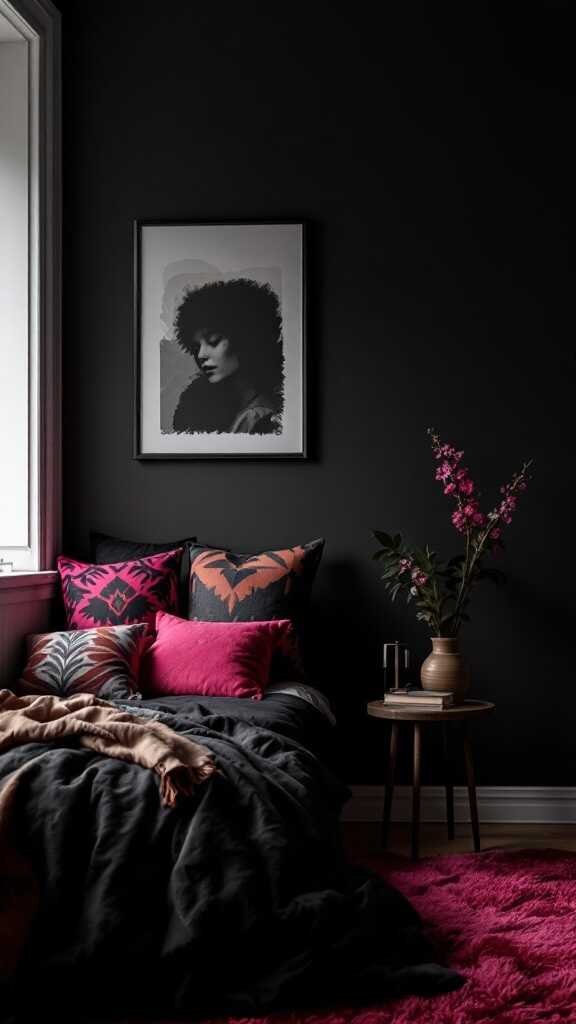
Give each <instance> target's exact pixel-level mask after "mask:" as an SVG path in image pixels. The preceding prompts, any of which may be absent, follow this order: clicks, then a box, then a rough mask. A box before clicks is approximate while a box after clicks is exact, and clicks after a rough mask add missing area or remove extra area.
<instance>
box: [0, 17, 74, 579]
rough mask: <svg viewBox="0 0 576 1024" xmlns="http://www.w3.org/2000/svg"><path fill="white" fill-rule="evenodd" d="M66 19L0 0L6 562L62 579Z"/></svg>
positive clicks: (1, 431) (1, 515)
mask: <svg viewBox="0 0 576 1024" xmlns="http://www.w3.org/2000/svg"><path fill="white" fill-rule="evenodd" d="M59 74H60V72H59V15H58V12H57V11H56V10H55V8H53V7H52V5H51V4H50V3H49V0H10V2H8V0H0V558H1V559H2V560H3V565H4V568H6V566H7V565H8V566H9V565H10V564H12V566H13V569H14V571H19V570H20V571H30V570H38V569H51V568H53V559H54V555H55V553H56V548H57V546H58V543H59V536H58V534H59V523H60V428H59V424H60V386H59V371H60V367H59V351H60V296H59V292H60V229H59V218H60V153H59Z"/></svg>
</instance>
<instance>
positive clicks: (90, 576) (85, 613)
mask: <svg viewBox="0 0 576 1024" xmlns="http://www.w3.org/2000/svg"><path fill="white" fill-rule="evenodd" d="M181 557H182V548H175V549H174V551H165V552H162V553H161V554H157V555H148V556H147V557H145V558H135V559H131V560H130V561H127V562H110V563H108V564H107V565H89V564H87V563H86V562H77V561H75V560H74V559H73V558H65V557H64V556H62V555H61V556H60V558H59V559H58V562H57V566H58V572H59V573H60V582H61V584H62V597H63V599H64V608H65V611H66V620H67V625H68V629H93V628H94V627H95V626H126V625H128V624H129V623H132V622H146V623H148V626H149V628H150V630H153V628H154V617H155V615H156V612H157V611H160V610H166V611H168V612H178V610H179V609H178V571H179V568H180V559H181Z"/></svg>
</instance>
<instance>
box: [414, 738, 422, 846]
mask: <svg viewBox="0 0 576 1024" xmlns="http://www.w3.org/2000/svg"><path fill="white" fill-rule="evenodd" d="M421 753H422V733H421V729H420V723H419V722H414V773H413V776H412V860H418V852H419V840H420V761H421Z"/></svg>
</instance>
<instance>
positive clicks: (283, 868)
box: [0, 694, 461, 1020]
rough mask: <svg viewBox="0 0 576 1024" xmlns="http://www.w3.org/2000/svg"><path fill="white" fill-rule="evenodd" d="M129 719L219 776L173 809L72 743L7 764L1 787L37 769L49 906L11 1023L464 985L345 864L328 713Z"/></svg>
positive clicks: (245, 709)
mask: <svg viewBox="0 0 576 1024" xmlns="http://www.w3.org/2000/svg"><path fill="white" fill-rule="evenodd" d="M121 706H122V707H123V708H124V709H126V708H128V707H130V705H129V704H125V703H122V704H121ZM131 709H132V710H133V712H134V713H135V714H138V715H143V716H144V717H146V716H149V715H152V714H158V715H159V717H160V720H161V721H163V722H165V723H166V724H167V725H170V726H171V727H172V728H174V729H176V730H177V731H179V732H182V733H184V734H186V735H188V736H190V737H191V738H193V739H195V740H197V741H198V742H200V743H202V744H203V745H204V746H206V747H208V748H209V749H210V750H211V751H212V752H213V754H214V756H215V759H216V762H217V765H218V772H217V773H216V774H215V775H214V776H212V778H211V779H209V780H208V781H207V782H206V783H204V784H203V785H201V786H199V787H198V788H197V789H196V791H195V793H194V795H193V796H192V797H191V798H186V799H184V800H183V801H181V802H180V803H179V805H178V806H177V807H175V808H171V809H169V808H166V807H164V806H162V805H161V803H160V798H159V787H158V780H157V778H156V777H155V776H154V774H153V773H152V772H150V771H148V770H147V769H144V768H141V767H139V766H137V765H132V764H129V763H126V762H123V761H119V760H116V759H113V758H108V757H104V756H102V755H100V754H97V753H95V752H93V751H90V750H86V749H80V748H79V747H78V746H76V745H75V744H74V742H71V741H70V742H67V743H63V744H62V745H61V746H58V747H55V746H47V745H43V744H28V745H26V746H23V747H19V748H16V749H14V750H12V751H9V752H7V753H4V754H2V755H0V784H1V782H2V779H4V778H6V776H8V775H9V774H10V773H11V772H13V771H15V769H17V768H18V767H19V766H20V765H22V764H24V763H25V762H27V761H30V762H31V763H30V766H29V770H28V773H27V782H26V786H25V789H24V792H23V793H22V794H21V796H20V800H19V804H18V807H17V816H16V835H17V840H18V844H19V846H20V847H21V849H22V852H23V854H24V855H26V856H27V857H28V858H30V859H31V861H32V864H33V869H34V874H35V876H36V877H37V878H38V880H39V882H40V888H41V894H42V895H41V901H40V906H39V909H38V912H37V914H36V918H35V921H34V924H33V928H32V932H31V935H30V937H29V941H28V944H27V947H26V949H25V953H24V956H23V958H22V960H21V962H20V964H19V967H18V968H17V971H16V973H15V974H14V975H13V977H12V978H11V979H10V980H8V981H5V982H4V985H3V991H2V992H1V993H0V998H2V1002H3V1006H4V1008H5V1019H7V1018H8V1017H9V1015H10V1013H14V1012H15V1011H16V1012H17V1013H18V1014H19V1015H21V1016H22V1018H23V1019H25V1018H26V1017H27V1016H35V1015H37V1014H38V1013H40V1012H41V1013H42V1015H43V1017H44V1018H45V1017H46V1016H47V1015H49V1014H52V1015H55V1016H57V1017H58V1018H59V1019H63V1018H64V1017H65V1016H66V1015H69V1016H70V1017H72V1018H73V1019H75V1020H81V1019H82V1018H83V1016H85V1017H89V1016H90V1015H94V1016H97V1015H100V1016H101V1017H106V1018H113V1017H114V1016H115V1015H121V1014H126V1013H127V1012H129V1013H131V1014H135V1013H139V1014H142V1015H151V1016H154V1015H157V1016H161V1015H167V1014H172V1015H173V1016H174V1015H177V1014H182V1015H185V1016H186V1017H187V1018H188V1019H192V1018H196V1017H202V1016H208V1015H215V1014H224V1013H240V1014H243V1013H259V1012H262V1013H265V1012H269V1011H270V1010H273V1009H283V1008H289V1007H296V1006H302V1005H305V1006H317V1005H321V1004H328V1003H329V1004H330V1005H335V1004H336V1003H337V1002H338V1001H345V1000H351V999H353V1000H358V999H359V1000H361V1001H369V1000H371V999H374V998H385V997H386V996H389V995H391V994H399V993H403V992H414V991H419V992H423V991H426V992H431V993H433V992H439V991H445V990H448V989H450V988H453V987H455V986H457V985H458V984H460V981H461V979H460V977H459V975H457V974H456V973H455V972H453V971H450V970H448V969H446V968H444V967H442V966H440V965H438V964H437V963H435V962H434V959H435V958H434V953H433V951H432V950H431V949H430V948H429V947H428V945H427V943H426V941H425V940H424V938H423V935H422V932H421V930H420V925H419V921H418V918H417V916H416V913H415V912H414V911H413V909H412V908H411V907H410V905H409V904H408V903H407V902H406V900H405V899H404V898H403V897H402V896H401V895H400V894H399V893H397V892H396V891H395V890H393V889H391V888H390V887H388V886H387V885H386V884H385V883H384V882H382V881H381V880H380V879H379V878H377V877H375V876H373V875H371V874H370V873H369V872H367V871H365V870H364V869H360V868H353V867H351V866H350V865H348V864H347V863H346V861H345V858H344V856H343V852H342V849H341V845H340V840H339V832H338V817H339V812H340V809H341V806H342V802H343V801H344V800H345V799H346V797H347V795H348V791H347V789H346V787H345V786H343V784H342V783H341V782H340V781H339V779H338V778H337V776H336V775H335V774H334V773H333V771H332V770H331V769H330V768H329V767H328V766H327V764H326V763H325V761H324V760H323V759H322V758H321V757H319V756H317V754H318V753H319V752H320V751H321V749H322V743H323V742H325V741H326V740H327V737H328V735H329V734H330V726H329V725H328V724H327V722H326V720H325V719H323V716H322V715H321V714H320V712H319V711H318V710H317V709H316V708H314V707H312V706H310V705H306V704H305V702H304V701H301V700H299V698H296V697H291V696H287V695H281V694H274V695H270V697H268V698H267V699H266V700H265V701H261V702H252V701H238V700H232V699H230V700H227V699H225V698H215V699H210V698H201V699H196V698H195V699H188V700H187V699H185V698H164V699H162V700H160V701H142V702H140V704H139V705H138V706H134V705H132V707H131Z"/></svg>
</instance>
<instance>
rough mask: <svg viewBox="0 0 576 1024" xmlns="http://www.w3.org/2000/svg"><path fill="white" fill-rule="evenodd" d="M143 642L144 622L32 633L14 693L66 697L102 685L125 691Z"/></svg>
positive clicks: (133, 685)
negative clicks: (24, 662) (25, 659)
mask: <svg viewBox="0 0 576 1024" xmlns="http://www.w3.org/2000/svg"><path fill="white" fill-rule="evenodd" d="M148 643H149V639H148V627H147V626H146V625H145V623H135V624H134V625H132V626H101V627H100V628H99V629H73V630H70V631H61V632H59V633H36V634H32V635H31V636H29V637H27V649H28V659H27V662H26V667H25V668H24V672H23V673H22V676H21V678H20V681H19V683H18V686H17V690H18V693H21V694H50V695H51V696H54V697H71V696H73V695H74V694H75V693H93V694H97V693H100V692H101V690H102V688H103V687H104V686H106V687H113V688H114V690H115V691H116V692H118V693H122V691H128V692H125V693H124V696H130V693H132V692H134V691H135V690H136V689H137V684H138V676H139V669H140V658H141V656H142V653H143V651H144V649H145V647H147V645H148Z"/></svg>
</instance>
